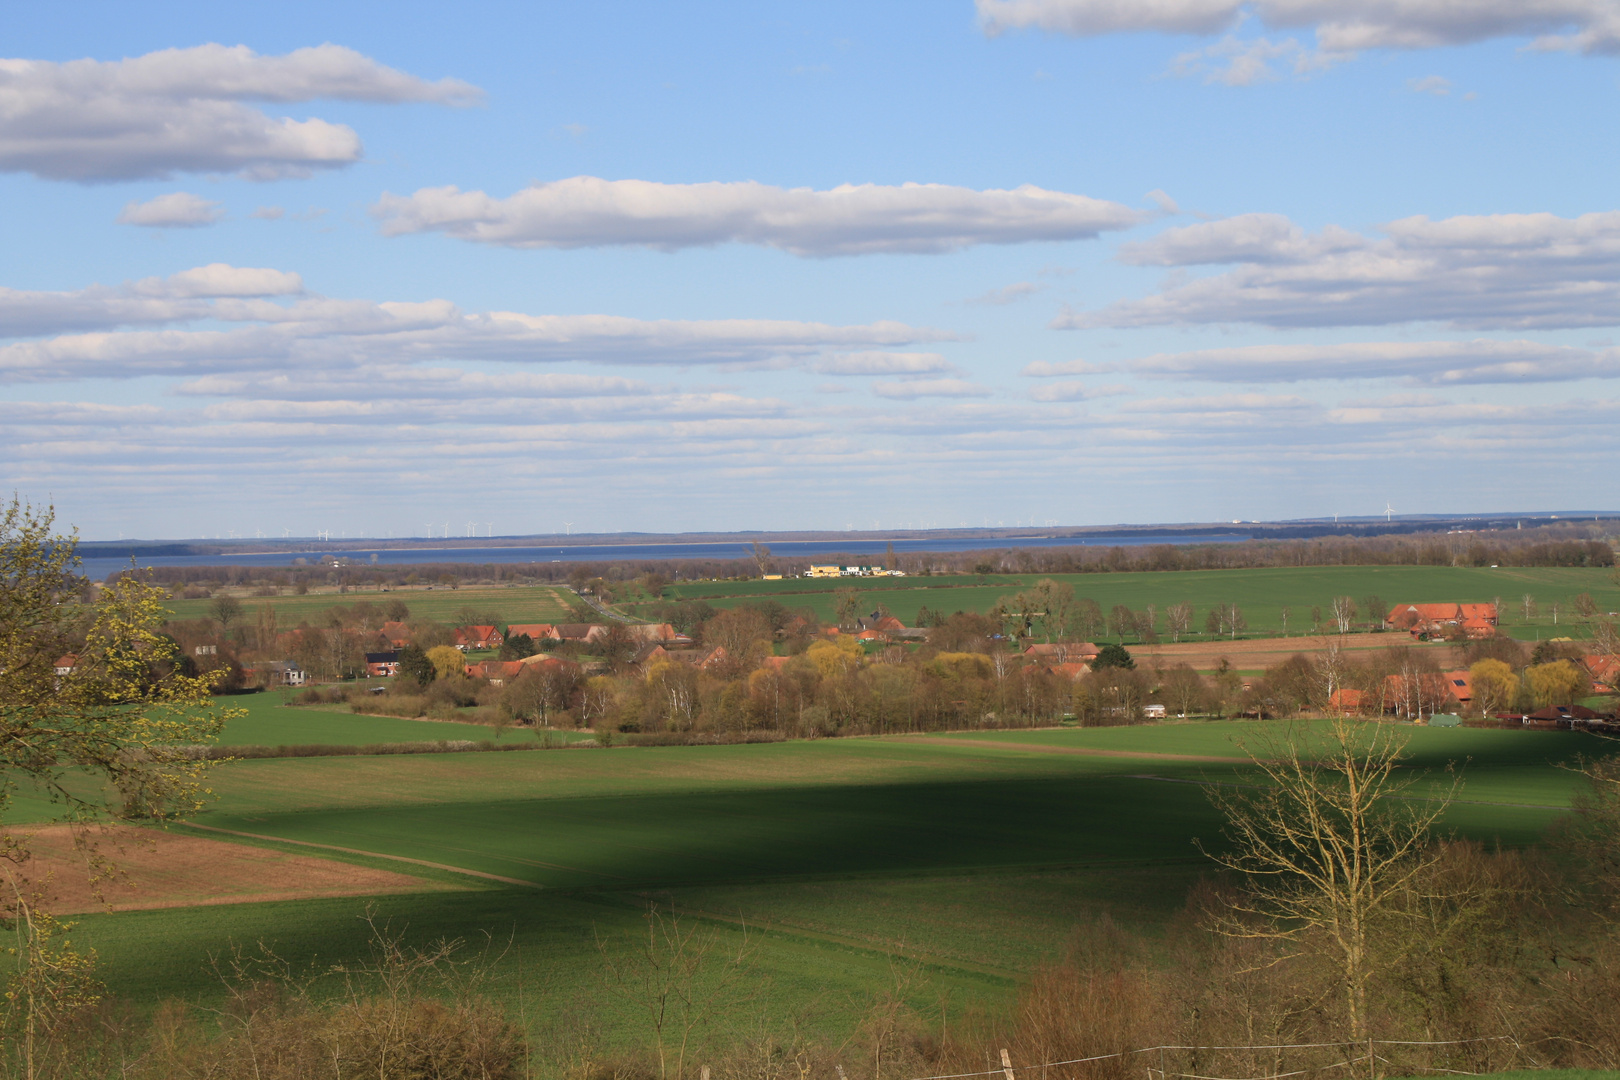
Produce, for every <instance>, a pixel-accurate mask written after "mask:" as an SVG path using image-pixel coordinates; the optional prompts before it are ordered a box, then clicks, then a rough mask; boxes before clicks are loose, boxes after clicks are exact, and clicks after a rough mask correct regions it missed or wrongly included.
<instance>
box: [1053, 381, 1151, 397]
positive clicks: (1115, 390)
mask: <svg viewBox="0 0 1620 1080" xmlns="http://www.w3.org/2000/svg"><path fill="white" fill-rule="evenodd" d="M1131 392H1132V391H1131V388H1130V387H1128V386H1098V387H1088V386H1086V385H1085V384H1084V383H1079V382H1055V383H1046V384H1045V385H1042V386H1037V387H1035V388H1034V389H1033V390H1031V391H1030V392H1029V396H1030V400H1032V401H1090V400H1092V399H1093V398H1103V397H1118V396H1119V395H1121V394H1129V393H1131Z"/></svg>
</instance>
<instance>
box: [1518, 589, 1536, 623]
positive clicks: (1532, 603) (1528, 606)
mask: <svg viewBox="0 0 1620 1080" xmlns="http://www.w3.org/2000/svg"><path fill="white" fill-rule="evenodd" d="M1519 606H1520V608H1521V609H1522V610H1523V611H1524V621H1525V622H1529V621H1530V620H1531V619H1533V618H1535V617H1536V598H1535V597H1534V596H1532V595H1530V594H1529V593H1525V594H1524V598H1523V599H1522V600H1520V601H1519Z"/></svg>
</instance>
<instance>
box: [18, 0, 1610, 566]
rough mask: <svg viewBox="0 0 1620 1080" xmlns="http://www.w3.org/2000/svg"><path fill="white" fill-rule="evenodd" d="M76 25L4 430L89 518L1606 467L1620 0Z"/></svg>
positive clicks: (1092, 518)
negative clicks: (1619, 4)
mask: <svg viewBox="0 0 1620 1080" xmlns="http://www.w3.org/2000/svg"><path fill="white" fill-rule="evenodd" d="M238 9H240V10H238ZM74 12H75V13H74V15H73V17H72V18H64V17H63V16H62V14H61V13H60V10H59V9H52V8H50V7H48V6H46V7H40V8H35V9H28V10H24V11H21V12H19V13H17V14H16V15H15V16H14V17H12V18H11V19H10V20H8V28H7V29H8V32H7V35H6V45H5V49H6V56H7V57H8V58H7V59H5V60H0V205H3V206H4V207H5V212H4V213H3V214H0V249H3V250H4V251H6V253H7V255H8V257H7V258H6V259H5V261H4V264H3V266H4V271H3V274H0V418H3V421H0V460H4V461H5V462H6V468H5V474H6V475H5V476H4V477H3V478H4V479H6V480H7V481H9V484H10V486H11V487H12V488H13V489H15V490H16V491H17V492H18V493H19V494H21V495H22V496H23V497H25V498H27V499H31V500H34V501H46V500H50V501H54V503H55V504H56V506H57V507H58V510H59V513H60V515H61V517H62V519H63V520H65V521H68V522H71V523H74V524H77V525H78V526H79V527H80V528H81V529H82V530H83V531H84V533H85V535H87V536H90V537H96V538H103V537H114V536H117V535H124V536H164V537H176V536H214V535H221V536H223V535H229V534H231V533H235V534H237V535H246V536H253V535H255V533H259V532H262V533H264V534H266V535H275V536H279V535H281V534H282V533H283V532H284V531H288V530H290V531H291V533H292V534H293V535H308V534H311V533H313V532H315V531H317V530H326V529H330V530H332V531H333V532H334V533H340V532H341V533H346V534H347V535H350V536H354V535H356V534H366V535H379V536H382V535H412V534H416V535H421V534H422V533H423V531H424V530H425V527H426V525H425V523H426V522H427V521H428V520H429V519H430V518H431V519H433V520H434V521H436V522H440V523H441V525H440V526H438V527H439V528H441V529H442V522H443V521H446V520H448V521H452V522H456V523H460V522H465V521H469V520H476V521H478V522H479V523H480V526H479V531H480V532H482V531H484V528H485V527H484V525H483V524H482V523H484V522H492V523H493V527H494V531H495V532H496V533H498V534H499V533H507V534H512V533H530V532H549V531H554V530H560V529H561V528H562V526H563V523H564V522H565V521H566V522H572V523H573V525H572V528H573V530H574V531H576V532H578V531H618V530H638V531H671V530H698V529H704V530H706V529H749V528H765V529H800V528H842V527H845V526H847V525H851V524H853V525H855V526H857V527H862V528H871V527H878V528H891V527H896V526H907V525H909V526H916V527H921V526H924V525H940V526H955V525H958V524H961V523H964V522H965V523H968V524H975V525H977V524H983V523H985V522H990V523H992V524H994V523H1005V524H1008V525H1011V524H1014V523H1023V524H1028V523H1031V522H1035V523H1045V522H1048V521H1052V522H1058V523H1063V524H1100V523H1108V522H1119V521H1138V522H1140V521H1182V520H1224V519H1231V518H1244V519H1249V518H1282V517H1298V516H1308V515H1318V514H1331V513H1335V512H1338V513H1344V514H1368V513H1376V512H1381V511H1382V510H1383V509H1384V507H1385V505H1386V502H1387V503H1388V504H1390V505H1392V506H1393V507H1394V508H1395V509H1396V510H1397V511H1399V512H1410V513H1423V512H1464V511H1475V510H1478V511H1491V510H1508V509H1534V508H1545V509H1572V508H1613V506H1614V501H1613V499H1612V498H1611V497H1610V487H1611V486H1612V485H1610V484H1608V483H1607V475H1608V473H1609V471H1610V470H1611V469H1612V463H1613V462H1614V461H1615V460H1616V456H1617V450H1620V446H1617V439H1616V436H1615V435H1614V432H1615V430H1616V423H1615V421H1616V419H1617V418H1620V416H1617V414H1620V398H1617V386H1616V380H1617V379H1620V338H1617V336H1616V331H1615V326H1616V324H1617V323H1620V207H1617V206H1616V200H1615V194H1614V193H1615V191H1616V190H1620V185H1617V184H1616V179H1617V177H1616V171H1617V170H1616V165H1617V155H1620V149H1617V143H1616V140H1615V139H1614V138H1613V119H1612V117H1613V115H1614V113H1615V111H1616V103H1617V102H1616V99H1617V90H1620V9H1617V8H1616V5H1615V4H1614V3H1613V2H1612V0H1535V2H1528V3H1527V2H1525V0H1515V2H1512V3H1509V2H1508V0H1462V2H1453V3H1448V4H1440V3H1438V2H1436V0H1339V2H1335V3H1332V4H1329V3H1327V2H1326V0H1261V2H1258V3H1249V4H1240V3H1234V2H1232V0H1163V2H1162V3H1158V4H1154V5H1145V4H1142V5H1131V4H1127V5H1115V4H1112V3H1108V2H1106V0H980V3H979V5H978V7H975V6H974V4H973V3H972V0H967V2H962V3H952V4H940V3H926V4H925V3H914V4H907V3H891V4H884V5H867V4H841V3H820V4H795V5H789V4H776V5H772V4H753V5H740V4H721V3H711V4H685V5H679V6H675V5H650V4H649V5H632V4H595V5H548V4H540V5H506V4H467V5H457V6H455V7H453V8H452V7H449V6H443V5H426V4H414V5H411V4H391V5H387V6H386V7H385V6H382V5H346V6H345V5H330V4H323V5H314V4H300V3H290V4H281V5H276V6H274V8H263V9H255V8H252V7H249V6H246V5H235V6H222V5H212V4H211V5H191V4H166V5H112V4H86V5H79V6H77V7H76V8H75V9H74ZM464 531H465V530H464V526H462V525H460V524H457V525H455V526H453V528H452V533H462V532H464Z"/></svg>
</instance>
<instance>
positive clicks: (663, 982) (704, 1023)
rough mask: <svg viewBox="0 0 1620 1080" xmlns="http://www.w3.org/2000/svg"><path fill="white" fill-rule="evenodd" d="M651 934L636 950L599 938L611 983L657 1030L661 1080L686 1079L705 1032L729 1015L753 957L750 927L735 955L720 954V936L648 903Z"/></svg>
mask: <svg viewBox="0 0 1620 1080" xmlns="http://www.w3.org/2000/svg"><path fill="white" fill-rule="evenodd" d="M643 918H645V920H646V923H647V932H646V935H645V936H644V937H642V938H641V939H640V940H639V941H638V942H637V945H636V947H635V948H634V949H630V950H618V949H610V948H609V947H608V943H607V942H606V941H604V940H603V939H602V937H601V936H600V935H598V936H597V939H596V944H597V948H598V950H600V952H601V954H602V961H603V964H604V965H605V966H606V968H607V973H608V981H609V983H610V985H612V987H613V988H614V989H615V990H617V991H618V992H619V993H620V994H621V995H622V996H623V997H624V998H625V999H627V1000H628V1001H629V1002H630V1004H631V1005H632V1006H634V1007H635V1008H636V1009H638V1010H639V1011H640V1012H641V1013H642V1015H644V1016H645V1017H646V1018H647V1020H648V1022H649V1023H650V1024H651V1025H652V1029H653V1044H654V1047H655V1048H656V1050H657V1052H658V1075H659V1077H660V1080H667V1078H670V1077H674V1078H676V1080H679V1078H680V1077H683V1076H685V1075H686V1057H687V1054H688V1053H689V1052H690V1051H691V1050H693V1049H694V1047H693V1045H692V1044H693V1040H694V1039H695V1038H696V1037H697V1036H698V1035H699V1033H700V1032H701V1031H702V1030H703V1029H704V1028H706V1027H708V1026H709V1025H711V1024H713V1023H714V1022H715V1021H717V1020H719V1019H720V1018H721V1017H723V1016H724V1015H725V1013H726V1012H727V1007H728V1006H729V1005H732V1004H735V1003H734V1002H732V1001H731V1000H730V998H731V997H732V996H734V994H733V988H734V985H735V984H736V982H737V979H738V977H739V976H740V975H741V974H742V972H743V970H744V966H745V964H746V962H747V959H748V935H747V927H746V926H745V927H744V929H743V935H742V940H741V942H740V944H739V945H738V947H737V949H736V951H735V952H732V951H730V950H726V951H725V952H722V951H721V950H720V936H719V934H718V933H717V932H716V931H714V930H703V929H701V928H700V925H699V924H695V923H691V922H686V921H683V920H682V918H681V916H680V914H679V913H678V912H676V911H673V910H671V911H670V912H668V913H667V914H666V913H665V912H663V911H661V910H659V907H658V905H657V904H649V905H647V911H646V913H645V915H644V916H643Z"/></svg>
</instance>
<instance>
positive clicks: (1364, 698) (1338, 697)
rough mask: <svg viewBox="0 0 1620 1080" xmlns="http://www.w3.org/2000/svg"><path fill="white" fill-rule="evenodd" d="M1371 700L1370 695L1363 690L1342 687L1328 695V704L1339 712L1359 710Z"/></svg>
mask: <svg viewBox="0 0 1620 1080" xmlns="http://www.w3.org/2000/svg"><path fill="white" fill-rule="evenodd" d="M1371 701H1372V695H1371V694H1369V693H1367V691H1365V690H1352V689H1349V688H1343V689H1339V690H1335V691H1333V693H1331V694H1329V695H1328V704H1329V705H1331V706H1333V707H1334V708H1335V709H1338V710H1339V711H1340V712H1359V711H1360V710H1362V709H1364V708H1366V707H1367V706H1368V704H1370V703H1371Z"/></svg>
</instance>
